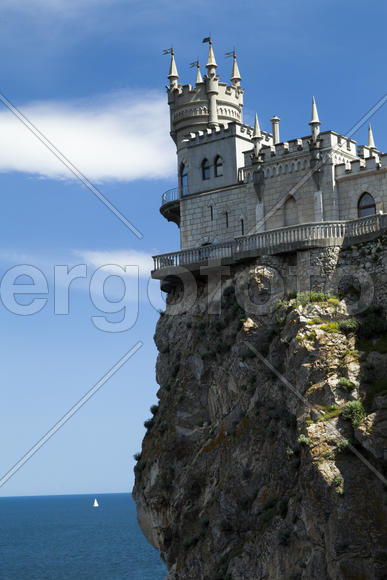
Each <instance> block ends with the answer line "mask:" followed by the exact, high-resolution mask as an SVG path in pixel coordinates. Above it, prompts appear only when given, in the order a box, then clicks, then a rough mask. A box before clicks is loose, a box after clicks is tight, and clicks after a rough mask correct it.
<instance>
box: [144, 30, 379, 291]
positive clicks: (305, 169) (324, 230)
mask: <svg viewBox="0 0 387 580" xmlns="http://www.w3.org/2000/svg"><path fill="white" fill-rule="evenodd" d="M233 59H234V60H233V67H232V74H231V78H230V81H231V84H227V83H223V82H221V81H220V78H219V76H218V75H217V64H216V60H215V55H214V51H213V46H212V43H211V40H210V41H209V53H208V61H207V64H206V69H207V74H206V75H204V78H202V75H201V72H200V68H199V64H198V63H197V78H196V84H195V86H194V87H193V86H191V85H189V84H188V85H183V86H182V85H181V84H179V75H178V72H177V67H176V63H175V57H174V54H173V51H172V53H171V62H170V69H169V75H168V79H169V86H168V87H167V92H168V104H169V108H170V126H171V137H172V139H173V140H174V142H175V144H176V148H177V171H178V186H177V187H176V188H175V189H172V190H169V191H168V192H166V193H164V194H163V196H162V205H161V208H160V211H161V213H162V215H163V216H164V217H165V218H166V219H168V220H169V221H173V222H175V223H176V224H177V225H178V226H179V228H180V245H181V250H180V251H179V252H173V253H170V254H164V255H161V256H155V257H154V261H155V269H154V271H153V277H155V278H159V279H164V280H165V279H166V277H167V276H168V274H171V273H172V272H173V268H176V266H185V267H188V268H189V269H190V270H192V271H195V270H198V269H199V268H200V265H202V264H203V263H204V262H205V261H206V260H207V261H208V259H210V258H215V259H221V260H226V261H227V260H228V261H229V263H231V262H233V261H235V260H236V258H237V257H238V258H243V257H244V256H245V255H246V256H249V257H251V256H258V255H260V254H261V253H269V254H270V253H276V252H277V253H280V252H286V251H291V250H297V249H300V248H302V247H305V246H307V247H313V246H314V247H319V245H323V246H327V245H330V244H331V245H340V244H343V243H344V241H345V240H351V239H353V238H355V237H358V236H364V235H368V234H370V233H371V234H372V233H373V232H375V231H378V230H380V229H382V228H383V229H384V227H385V226H386V225H387V220H386V218H387V215H385V214H384V212H385V211H386V209H387V154H383V153H381V152H380V151H378V149H377V147H376V146H375V142H374V138H373V134H372V129H371V125H369V130H368V144H367V145H362V146H358V147H356V142H355V141H354V140H352V139H351V138H349V137H346V136H343V135H340V134H338V133H336V132H335V131H323V132H322V131H320V125H321V123H320V120H319V117H318V112H317V106H316V102H315V99H314V98H313V102H312V116H311V120H310V123H309V125H310V134H309V135H307V136H304V137H301V138H296V139H292V140H290V141H281V139H280V129H279V121H280V119H279V118H278V117H277V116H274V117H273V118H272V119H271V123H272V133H267V132H265V131H262V130H261V129H260V125H259V121H258V116H257V115H256V117H255V124H254V127H251V126H248V125H245V124H244V123H243V115H242V109H243V96H244V89H243V88H242V87H241V80H242V79H241V75H240V72H239V68H238V64H237V59H236V55H235V53H234V54H233Z"/></svg>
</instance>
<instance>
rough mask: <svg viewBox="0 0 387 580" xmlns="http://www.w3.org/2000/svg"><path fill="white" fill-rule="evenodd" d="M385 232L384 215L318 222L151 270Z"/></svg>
mask: <svg viewBox="0 0 387 580" xmlns="http://www.w3.org/2000/svg"><path fill="white" fill-rule="evenodd" d="M386 229H387V214H378V215H373V216H368V217H365V218H360V219H356V220H348V221H335V222H333V221H332V222H320V223H309V224H299V225H295V226H288V227H284V228H279V229H276V230H270V231H267V232H261V233H258V234H252V235H250V236H242V237H240V238H235V240H230V241H228V242H223V243H220V244H211V245H208V246H200V247H198V248H190V249H188V250H181V251H179V252H171V253H168V254H161V255H159V256H153V261H154V269H155V270H161V269H163V268H170V267H177V266H189V265H191V264H200V263H206V262H207V261H208V260H220V259H222V258H223V259H225V258H227V259H229V260H230V259H231V260H232V261H234V260H235V261H237V260H238V259H242V258H243V257H244V256H252V255H253V254H254V253H256V254H260V253H263V252H267V253H275V252H276V251H280V252H286V251H291V250H293V249H295V248H297V247H299V248H302V247H309V248H311V247H318V246H319V245H320V244H321V243H322V242H323V243H324V242H325V243H324V245H325V244H326V245H329V241H331V245H335V244H337V242H338V241H340V243H342V241H343V240H344V239H345V238H347V239H348V238H356V237H358V236H364V235H368V234H373V233H376V232H379V231H382V230H386Z"/></svg>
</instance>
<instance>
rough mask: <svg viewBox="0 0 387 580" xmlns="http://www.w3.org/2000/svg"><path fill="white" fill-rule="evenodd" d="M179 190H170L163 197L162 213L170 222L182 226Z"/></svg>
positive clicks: (176, 188)
mask: <svg viewBox="0 0 387 580" xmlns="http://www.w3.org/2000/svg"><path fill="white" fill-rule="evenodd" d="M179 197H180V195H179V188H178V187H174V188H173V189H168V191H166V192H165V193H163V195H162V196H161V207H160V213H161V215H163V216H164V217H165V219H167V220H168V221H169V222H174V223H175V224H177V225H178V226H180V201H179Z"/></svg>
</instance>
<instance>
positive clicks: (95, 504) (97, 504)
mask: <svg viewBox="0 0 387 580" xmlns="http://www.w3.org/2000/svg"><path fill="white" fill-rule="evenodd" d="M93 507H99V503H98V501H97V498H96V497H95V498H94V503H93Z"/></svg>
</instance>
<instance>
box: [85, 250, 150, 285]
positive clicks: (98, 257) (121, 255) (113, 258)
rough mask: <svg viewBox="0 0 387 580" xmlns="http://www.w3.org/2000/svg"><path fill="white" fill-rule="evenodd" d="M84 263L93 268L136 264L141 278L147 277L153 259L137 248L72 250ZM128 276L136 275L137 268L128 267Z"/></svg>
mask: <svg viewBox="0 0 387 580" xmlns="http://www.w3.org/2000/svg"><path fill="white" fill-rule="evenodd" d="M74 253H75V254H76V255H77V256H79V257H80V258H81V260H82V261H83V262H84V263H85V264H90V265H91V266H94V267H95V268H99V267H100V266H107V265H117V266H122V267H124V266H138V268H139V274H140V276H141V277H143V278H149V276H150V272H151V270H153V259H152V256H151V254H148V253H146V252H139V251H137V250H113V251H96V250H77V251H75V252H74ZM127 275H128V276H137V270H136V269H134V268H129V269H128V272H127Z"/></svg>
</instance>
